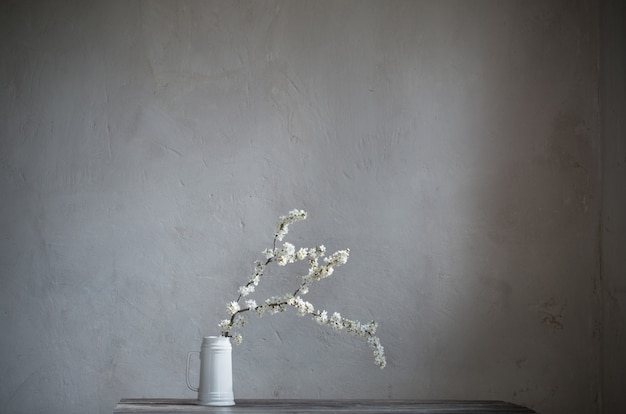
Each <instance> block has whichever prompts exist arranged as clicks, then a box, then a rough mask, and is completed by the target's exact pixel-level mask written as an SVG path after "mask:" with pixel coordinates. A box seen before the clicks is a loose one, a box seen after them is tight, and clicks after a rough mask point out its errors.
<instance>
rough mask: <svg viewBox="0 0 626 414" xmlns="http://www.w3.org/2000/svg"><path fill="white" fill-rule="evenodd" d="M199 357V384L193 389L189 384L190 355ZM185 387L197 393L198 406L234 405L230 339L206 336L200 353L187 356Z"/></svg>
mask: <svg viewBox="0 0 626 414" xmlns="http://www.w3.org/2000/svg"><path fill="white" fill-rule="evenodd" d="M193 354H199V355H200V384H199V385H198V388H195V387H193V386H192V385H191V383H190V382H189V365H190V361H191V355H193ZM187 387H188V388H189V389H190V390H192V391H197V392H198V404H199V405H220V406H225V405H235V400H234V397H233V363H232V346H231V345H230V339H229V338H226V337H224V336H206V337H204V339H203V340H202V347H201V348H200V352H198V351H191V352H189V353H188V354H187Z"/></svg>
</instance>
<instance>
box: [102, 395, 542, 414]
mask: <svg viewBox="0 0 626 414" xmlns="http://www.w3.org/2000/svg"><path fill="white" fill-rule="evenodd" d="M235 402H236V405H234V406H231V407H204V406H200V405H197V404H196V400H179V399H165V398H155V399H123V400H121V401H120V403H119V404H118V405H117V407H115V411H113V412H114V414H122V413H126V414H128V413H141V414H162V413H177V414H187V413H258V414H264V413H281V414H295V413H297V414H305V413H353V414H355V413H394V414H409V413H410V414H464V413H467V414H472V413H473V414H477V413H485V414H496V413H497V414H522V413H523V414H531V413H534V411H532V410H530V409H528V408H526V407H522V406H519V405H515V404H511V403H507V402H503V401H427V400H276V399H273V400H235Z"/></svg>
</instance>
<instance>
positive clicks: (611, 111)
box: [600, 0, 626, 413]
mask: <svg viewBox="0 0 626 414" xmlns="http://www.w3.org/2000/svg"><path fill="white" fill-rule="evenodd" d="M601 27H602V30H601V36H602V42H601V54H600V57H601V59H600V67H601V78H600V79H601V82H600V87H601V89H600V91H601V101H600V102H601V125H602V135H603V140H602V141H603V151H602V154H603V155H602V157H603V158H602V174H603V175H602V230H601V231H602V256H601V258H602V261H601V264H602V278H603V280H602V287H603V309H604V313H603V318H602V320H603V325H604V329H603V340H602V342H603V349H602V350H603V359H604V364H603V376H602V379H603V388H604V392H603V407H604V409H605V412H607V413H619V412H623V411H626V403H625V402H624V390H625V389H626V375H625V374H624V373H625V372H626V352H624V350H625V349H626V307H625V306H624V303H626V254H625V253H626V5H625V4H624V2H621V1H615V0H611V1H605V2H603V4H602V20H601Z"/></svg>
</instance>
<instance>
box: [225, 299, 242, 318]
mask: <svg viewBox="0 0 626 414" xmlns="http://www.w3.org/2000/svg"><path fill="white" fill-rule="evenodd" d="M226 309H227V310H228V313H229V314H230V315H234V314H236V313H237V312H239V310H240V309H241V307H240V306H239V303H237V302H234V301H233V302H230V303H229V304H228V305H226Z"/></svg>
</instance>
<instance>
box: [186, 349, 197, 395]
mask: <svg viewBox="0 0 626 414" xmlns="http://www.w3.org/2000/svg"><path fill="white" fill-rule="evenodd" d="M193 354H198V355H200V352H198V351H190V352H187V388H189V389H190V390H191V391H195V392H198V389H199V387H198V388H195V387H192V386H191V383H190V382H189V365H190V364H191V355H193Z"/></svg>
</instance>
